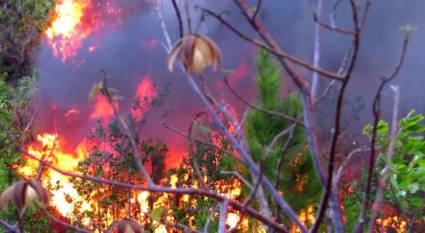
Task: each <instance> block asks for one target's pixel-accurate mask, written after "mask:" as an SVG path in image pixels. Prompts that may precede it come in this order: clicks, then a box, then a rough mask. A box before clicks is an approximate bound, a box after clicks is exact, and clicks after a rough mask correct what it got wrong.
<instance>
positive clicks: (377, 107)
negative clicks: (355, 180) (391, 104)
mask: <svg viewBox="0 0 425 233" xmlns="http://www.w3.org/2000/svg"><path fill="white" fill-rule="evenodd" d="M409 36H410V34H409V33H406V34H405V36H404V41H403V46H402V50H401V54H400V57H399V61H398V63H397V65H396V67H395V68H394V70H393V72H392V73H391V74H390V75H389V76H388V77H386V78H384V79H383V80H382V81H381V84H380V85H379V87H378V90H377V92H376V94H375V97H374V100H373V106H372V111H373V117H374V122H373V128H372V139H371V142H370V150H371V151H370V157H369V165H368V175H367V183H366V190H365V192H364V198H363V202H362V208H361V211H360V214H359V218H358V221H357V224H356V227H355V228H354V232H355V233H360V232H361V231H362V229H363V225H364V224H365V215H366V211H367V205H368V202H369V196H370V193H371V189H372V187H371V186H372V173H373V169H374V166H375V154H376V134H377V132H376V130H377V127H378V122H379V119H380V115H381V93H382V91H383V89H384V87H385V85H386V84H388V83H389V82H390V81H391V80H393V79H394V78H395V77H396V76H397V75H398V74H399V72H400V70H401V67H402V66H403V64H404V60H405V57H406V52H407V47H408V44H409Z"/></svg>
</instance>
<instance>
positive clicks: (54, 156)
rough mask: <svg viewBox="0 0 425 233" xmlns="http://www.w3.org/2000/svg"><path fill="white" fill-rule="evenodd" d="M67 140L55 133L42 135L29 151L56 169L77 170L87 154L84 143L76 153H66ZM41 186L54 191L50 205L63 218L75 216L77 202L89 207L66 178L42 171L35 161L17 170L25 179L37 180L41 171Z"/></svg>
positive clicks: (26, 163) (55, 173)
mask: <svg viewBox="0 0 425 233" xmlns="http://www.w3.org/2000/svg"><path fill="white" fill-rule="evenodd" d="M63 145H64V141H63V140H62V139H60V138H59V137H58V136H57V135H55V134H39V135H37V142H35V143H33V144H31V145H29V146H28V147H27V150H28V152H29V153H30V154H32V155H34V156H36V157H37V158H39V159H44V160H47V161H49V162H50V163H52V164H53V165H55V166H56V167H57V168H60V169H62V170H66V171H76V167H77V165H78V162H80V161H81V160H83V159H84V157H85V154H86V145H85V142H83V143H81V144H80V145H79V146H78V148H77V150H76V153H75V154H71V153H67V152H65V151H64V147H63ZM42 170H43V173H42V179H41V181H42V185H43V186H44V187H45V188H49V187H55V188H49V190H50V192H51V205H52V206H54V207H55V208H56V209H57V210H58V211H59V213H60V214H62V215H63V216H69V214H71V213H72V211H73V208H74V205H75V203H77V202H79V201H80V202H82V203H83V208H88V203H87V202H86V201H85V200H82V199H81V197H80V196H79V195H78V192H77V190H76V189H75V188H74V187H73V185H72V183H71V182H70V181H69V178H68V177H67V176H63V175H62V174H60V173H58V172H56V171H54V170H52V169H45V171H44V169H42V168H41V169H40V163H39V162H38V161H36V160H33V159H27V160H26V161H25V165H24V166H22V167H19V168H18V173H19V174H20V175H22V176H24V177H27V178H29V177H35V176H37V174H38V172H40V171H42Z"/></svg>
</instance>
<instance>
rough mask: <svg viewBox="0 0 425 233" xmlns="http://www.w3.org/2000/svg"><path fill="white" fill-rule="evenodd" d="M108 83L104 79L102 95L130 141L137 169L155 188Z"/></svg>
mask: <svg viewBox="0 0 425 233" xmlns="http://www.w3.org/2000/svg"><path fill="white" fill-rule="evenodd" d="M106 82H107V79H106V78H104V79H103V82H102V83H103V85H102V89H101V93H102V94H103V95H104V96H105V97H106V98H107V100H108V102H109V104H110V106H111V107H112V110H113V112H114V115H115V117H116V118H117V120H118V123H119V124H120V126H121V128H122V130H123V131H124V134H125V135H126V137H127V138H128V140H129V141H130V145H131V147H132V148H133V153H132V157H133V159H134V161H135V162H136V165H137V167H138V168H139V170H140V172H141V173H142V175H143V176H144V178H145V179H146V181H147V182H148V185H149V186H155V183H154V182H153V180H152V178H151V177H150V175H149V173H148V172H147V171H146V169H145V167H144V165H143V163H142V159H141V158H142V156H141V153H140V151H139V148H138V146H137V143H136V141H135V140H134V137H133V135H132V133H131V130H130V129H129V128H128V125H127V123H126V122H125V121H124V119H123V118H122V116H121V115H120V113H119V112H118V110H117V107H116V106H115V104H114V102H115V101H114V98H113V97H112V95H111V93H110V92H109V90H108V88H107V87H106Z"/></svg>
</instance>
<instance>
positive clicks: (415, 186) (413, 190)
mask: <svg viewBox="0 0 425 233" xmlns="http://www.w3.org/2000/svg"><path fill="white" fill-rule="evenodd" d="M407 189H408V190H409V192H410V193H416V191H418V189H419V184H418V183H413V184H409V185H408V186H407Z"/></svg>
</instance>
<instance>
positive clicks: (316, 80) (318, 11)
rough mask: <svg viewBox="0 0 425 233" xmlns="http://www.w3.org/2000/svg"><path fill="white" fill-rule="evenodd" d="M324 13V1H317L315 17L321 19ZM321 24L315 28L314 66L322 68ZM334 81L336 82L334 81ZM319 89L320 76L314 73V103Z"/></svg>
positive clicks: (312, 95)
mask: <svg viewBox="0 0 425 233" xmlns="http://www.w3.org/2000/svg"><path fill="white" fill-rule="evenodd" d="M322 11H323V1H322V0H317V5H316V10H315V12H314V15H315V16H317V18H318V17H320V16H321V15H322ZM320 39H321V36H320V24H319V23H318V22H316V25H315V27H314V52H313V66H315V67H318V66H320V55H321V54H320V50H321V47H320ZM332 81H334V80H332ZM318 89H319V74H318V73H317V72H313V76H312V81H311V99H312V101H313V102H315V101H316V97H317V90H318Z"/></svg>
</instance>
